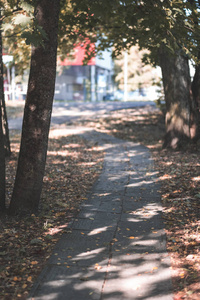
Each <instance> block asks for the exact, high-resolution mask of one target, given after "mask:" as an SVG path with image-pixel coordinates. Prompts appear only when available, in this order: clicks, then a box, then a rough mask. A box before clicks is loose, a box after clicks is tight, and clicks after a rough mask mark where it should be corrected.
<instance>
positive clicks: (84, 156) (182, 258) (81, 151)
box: [0, 106, 200, 300]
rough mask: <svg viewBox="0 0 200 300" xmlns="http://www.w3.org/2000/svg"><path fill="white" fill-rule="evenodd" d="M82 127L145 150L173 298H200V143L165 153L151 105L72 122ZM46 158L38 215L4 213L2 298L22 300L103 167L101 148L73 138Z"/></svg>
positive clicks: (15, 138)
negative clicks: (153, 175) (154, 176)
mask: <svg viewBox="0 0 200 300" xmlns="http://www.w3.org/2000/svg"><path fill="white" fill-rule="evenodd" d="M11 113H12V111H11ZM18 113H20V111H19V112H18ZM74 125H75V124H74ZM79 125H84V126H89V127H93V128H95V129H96V130H97V131H102V132H105V133H107V134H110V135H114V136H116V137H118V138H121V139H127V140H130V141H133V142H139V143H141V144H143V145H145V146H147V147H148V148H149V149H150V151H151V153H152V155H153V157H154V163H155V168H156V171H157V172H158V181H159V182H160V186H161V189H160V194H161V199H162V203H163V207H164V212H163V219H164V222H165V231H166V236H167V250H168V252H169V254H170V256H171V264H172V277H173V288H174V299H175V300H178V299H189V300H196V299H200V280H199V279H200V278H199V274H200V253H199V244H200V237H199V231H200V221H199V216H200V207H199V201H200V200H199V199H200V186H199V181H200V163H199V162H200V150H199V149H200V147H199V146H200V145H199V144H197V145H192V146H190V147H188V149H187V150H186V151H185V152H183V151H179V152H172V151H166V150H162V139H163V136H164V132H165V125H164V116H163V114H162V113H161V112H160V111H159V110H158V109H154V108H152V107H150V106H146V107H143V108H136V109H128V110H127V109H126V110H121V111H114V112H111V113H110V114H109V116H108V115H107V116H106V117H102V118H100V119H98V120H95V119H92V120H85V121H82V122H77V126H79ZM11 134H12V150H13V153H12V156H11V158H9V159H7V196H8V201H9V198H10V196H11V192H12V186H13V182H14V170H15V168H16V163H17V155H18V153H17V152H18V150H19V139H20V133H19V132H17V131H14V132H11ZM48 154H49V155H48V160H47V166H46V173H45V177H44V188H43V193H42V201H41V206H40V212H39V214H38V215H32V216H30V217H27V218H26V219H24V220H18V219H17V218H12V219H10V218H7V217H5V216H1V220H0V221H1V228H0V236H1V240H2V241H3V243H1V248H0V260H1V265H0V290H1V291H2V292H1V294H0V298H1V299H2V300H4V299H8V300H10V299H26V296H27V294H28V291H29V290H30V288H31V286H32V284H33V281H34V280H35V278H36V277H37V275H38V274H39V273H40V271H41V269H42V267H43V266H44V264H45V261H46V260H47V259H48V257H49V256H50V254H51V253H52V250H53V247H54V245H55V243H56V242H57V240H58V239H59V237H60V235H61V234H62V232H64V231H65V230H67V224H68V222H69V221H70V219H71V218H72V217H73V216H74V215H75V214H76V213H77V211H78V207H79V205H80V203H81V202H82V201H84V199H85V197H86V194H87V191H88V190H89V189H90V188H91V186H92V183H93V182H94V181H95V179H96V178H97V177H98V174H99V173H100V171H101V168H102V158H103V155H102V152H101V151H100V149H99V148H98V147H96V146H94V145H91V144H87V143H86V142H85V141H84V140H82V139H80V138H79V137H77V136H70V137H66V136H65V137H64V136H63V137H59V138H58V137H57V138H56V137H55V138H54V139H51V141H50V144H49V153H48ZM83 191H84V193H85V194H84V193H83ZM55 200H56V201H55Z"/></svg>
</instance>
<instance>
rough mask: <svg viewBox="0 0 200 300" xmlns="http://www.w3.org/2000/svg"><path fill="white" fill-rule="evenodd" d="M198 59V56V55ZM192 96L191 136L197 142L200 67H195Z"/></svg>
mask: <svg viewBox="0 0 200 300" xmlns="http://www.w3.org/2000/svg"><path fill="white" fill-rule="evenodd" d="M199 58H200V54H199ZM192 95H193V99H194V109H193V111H194V113H193V116H192V117H193V118H192V119H193V120H194V122H192V125H193V123H194V125H193V128H194V129H193V131H194V130H195V132H194V133H193V131H192V132H191V134H192V137H193V138H194V139H195V140H197V139H199V137H200V65H196V67H195V74H194V78H193V81H192ZM193 120H192V121H193Z"/></svg>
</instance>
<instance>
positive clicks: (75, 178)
mask: <svg viewBox="0 0 200 300" xmlns="http://www.w3.org/2000/svg"><path fill="white" fill-rule="evenodd" d="M10 136H11V146H12V155H11V157H9V158H7V159H6V160H7V162H6V182H7V183H6V196H7V199H6V203H7V206H8V205H9V201H10V198H11V194H12V189H13V184H14V177H15V172H16V166H17V157H18V152H19V143H20V132H19V131H15V130H13V131H11V132H10ZM102 162H103V153H102V151H100V149H99V148H98V146H97V145H94V144H93V143H89V142H86V141H85V140H84V139H82V138H80V137H79V136H73V135H69V136H67V135H65V136H56V135H55V134H54V136H53V138H50V139H49V147H48V157H47V163H46V169H45V176H44V184H43V190H42V195H41V204H40V207H39V211H38V214H32V215H31V216H27V217H25V218H23V219H21V218H18V217H10V216H6V215H0V238H1V243H0V299H2V300H4V299H6V300H11V299H26V297H27V295H28V292H29V290H30V288H31V286H32V284H33V282H34V280H35V279H36V277H37V276H38V275H39V273H40V272H41V270H42V268H43V266H44V265H45V262H46V261H47V259H48V258H49V257H50V255H51V253H52V251H53V248H54V245H55V243H56V242H57V241H58V239H59V238H60V236H61V234H62V233H64V232H65V231H66V230H67V226H68V223H69V222H70V220H71V219H72V217H74V216H75V215H76V214H77V213H78V209H79V206H80V204H81V203H82V202H83V201H84V200H85V199H86V196H87V193H88V192H89V190H90V188H91V187H92V185H93V183H94V182H95V180H96V179H97V177H98V174H99V173H100V171H101V168H102Z"/></svg>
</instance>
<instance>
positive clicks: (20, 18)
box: [13, 14, 32, 25]
mask: <svg viewBox="0 0 200 300" xmlns="http://www.w3.org/2000/svg"><path fill="white" fill-rule="evenodd" d="M31 20H32V18H31V17H28V16H26V15H23V14H18V15H16V16H15V17H14V18H13V24H15V25H27V24H30V23H31Z"/></svg>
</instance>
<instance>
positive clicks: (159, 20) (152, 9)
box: [74, 0, 199, 148]
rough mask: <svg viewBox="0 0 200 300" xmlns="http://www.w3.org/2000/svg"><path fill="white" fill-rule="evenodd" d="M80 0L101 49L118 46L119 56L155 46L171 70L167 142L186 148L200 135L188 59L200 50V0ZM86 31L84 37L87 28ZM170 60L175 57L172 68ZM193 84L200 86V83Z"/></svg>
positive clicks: (157, 59) (156, 57)
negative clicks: (125, 52) (133, 47)
mask: <svg viewBox="0 0 200 300" xmlns="http://www.w3.org/2000/svg"><path fill="white" fill-rule="evenodd" d="M74 2H75V3H76V8H74V10H75V11H76V13H77V15H78V13H79V12H80V11H81V10H83V11H85V14H86V16H87V22H86V23H87V27H88V28H89V27H91V28H92V27H93V26H94V28H95V29H96V31H95V36H96V38H97V39H98V40H99V41H101V42H100V43H99V46H98V49H97V50H103V49H104V48H106V47H114V52H113V55H114V56H118V55H119V54H120V53H121V52H122V51H123V50H124V49H130V47H131V46H133V45H136V44H137V43H138V44H139V46H140V48H147V49H149V50H150V53H151V55H150V56H149V58H148V60H149V61H150V62H152V63H153V64H156V65H160V66H161V68H162V73H163V74H164V73H165V74H166V72H169V73H168V75H167V76H165V77H164V87H165V88H164V91H165V100H166V109H167V114H166V132H167V134H166V137H165V142H164V146H166V147H170V148H178V147H183V146H184V145H185V142H189V141H191V140H194V139H195V138H198V126H199V124H198V123H199V122H198V114H197V109H196V102H195V101H194V98H193V97H191V96H190V90H191V83H190V75H189V72H188V59H189V58H193V60H194V61H197V54H198V45H199V43H198V39H199V26H198V25H197V24H196V21H195V20H196V19H199V10H198V9H197V8H199V7H198V6H199V4H198V1H193V2H194V3H193V6H192V5H191V3H190V2H191V1H176V0H172V1H161V0H155V1H147V0H146V1H132V0H126V1H117V0H116V1H114V0H113V1H109V3H108V2H105V1H103V0H101V1H92V2H91V1H83V2H82V3H81V1H80V0H76V1H74ZM74 6H75V4H74ZM77 15H76V14H75V16H74V19H76V17H77ZM194 15H195V18H194ZM88 19H89V20H90V22H89V21H88ZM74 22H75V20H74ZM80 30H81V34H83V35H84V29H83V26H82V27H81V26H80ZM79 34H80V31H79ZM165 61H169V65H168V66H167V65H166V64H165V63H164V62H165ZM166 67H167V68H166ZM169 67H170V69H169ZM181 69H182V72H179V71H180V70H181ZM183 70H184V71H183ZM170 73H171V75H172V76H170ZM172 73H173V74H172ZM176 73H177V74H176ZM173 78H176V82H177V83H176V84H175V85H173V84H172V82H173ZM185 83H187V84H185ZM168 86H170V89H167V87H168ZM193 87H194V89H196V85H193ZM172 89H173V91H172ZM194 89H193V92H194ZM169 91H170V96H169ZM185 95H187V97H186V96H185ZM172 96H173V97H172Z"/></svg>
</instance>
